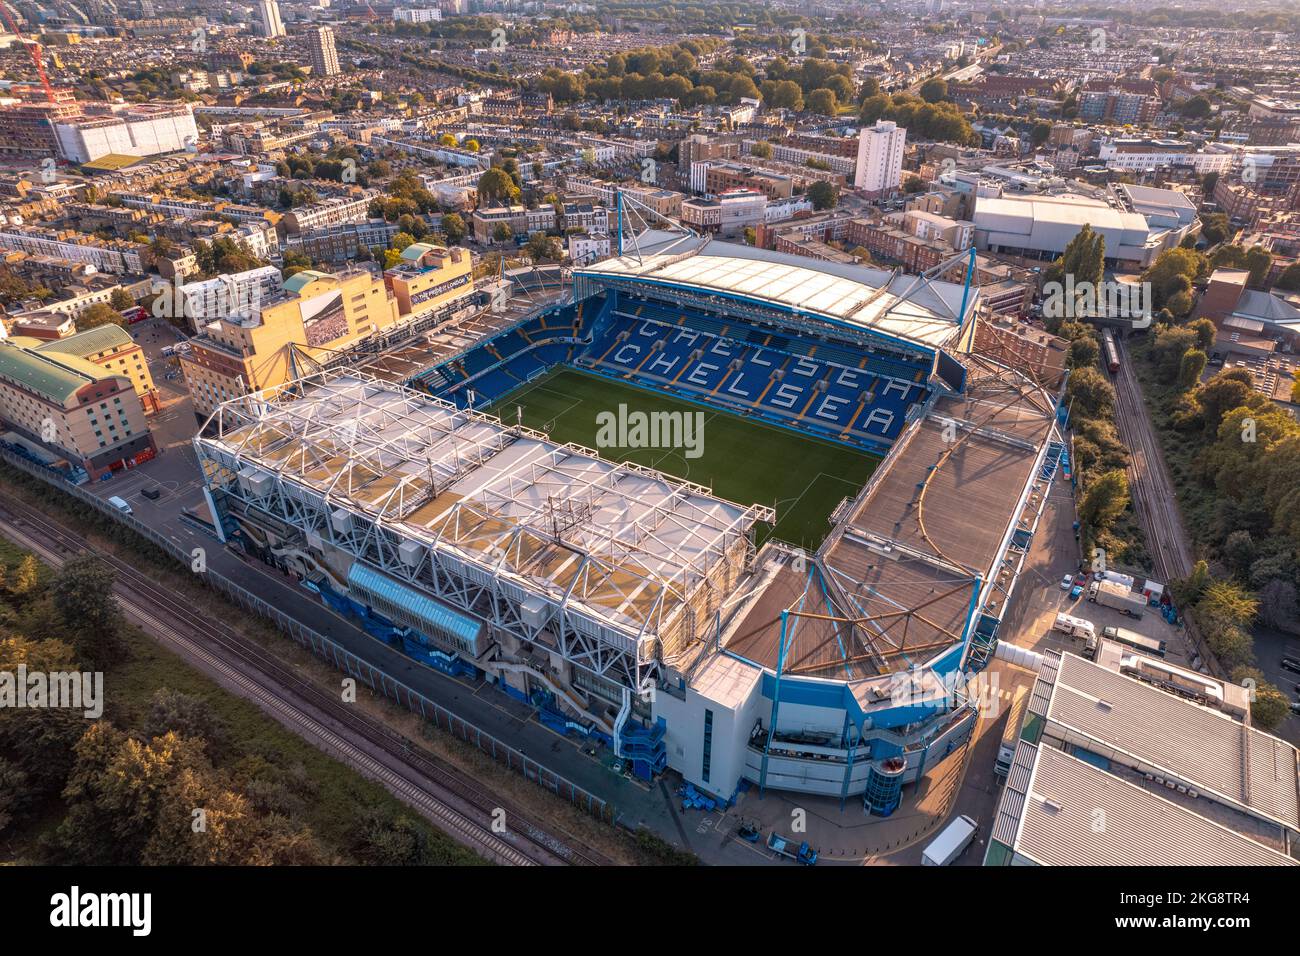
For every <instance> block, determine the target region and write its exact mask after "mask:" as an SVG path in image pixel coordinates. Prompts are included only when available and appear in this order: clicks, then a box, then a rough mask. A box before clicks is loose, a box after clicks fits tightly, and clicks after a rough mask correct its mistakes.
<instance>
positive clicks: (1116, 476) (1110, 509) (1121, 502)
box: [1079, 469, 1129, 532]
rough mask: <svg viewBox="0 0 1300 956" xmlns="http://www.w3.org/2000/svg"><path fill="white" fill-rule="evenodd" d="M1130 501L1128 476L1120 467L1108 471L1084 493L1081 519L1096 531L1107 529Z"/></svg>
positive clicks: (1081, 504)
mask: <svg viewBox="0 0 1300 956" xmlns="http://www.w3.org/2000/svg"><path fill="white" fill-rule="evenodd" d="M1128 503H1129V491H1128V478H1127V477H1126V476H1125V475H1124V472H1122V471H1120V470H1119V469H1115V470H1114V471H1108V472H1106V473H1105V474H1103V475H1100V476H1099V477H1098V478H1097V480H1096V481H1094V482H1093V483H1092V485H1090V486H1089V488H1088V490H1087V491H1086V492H1085V493H1084V496H1083V501H1081V502H1080V504H1079V520H1080V521H1081V522H1082V523H1083V524H1084V525H1086V526H1087V527H1088V528H1090V529H1092V530H1093V531H1094V532H1099V531H1106V530H1108V529H1109V528H1110V526H1111V525H1113V524H1114V523H1115V519H1116V518H1118V517H1119V516H1120V514H1122V513H1123V511H1124V509H1125V508H1127V507H1128Z"/></svg>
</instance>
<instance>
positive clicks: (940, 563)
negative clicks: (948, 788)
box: [195, 242, 1062, 814]
mask: <svg viewBox="0 0 1300 956" xmlns="http://www.w3.org/2000/svg"><path fill="white" fill-rule="evenodd" d="M574 278H575V282H574V296H573V300H572V301H571V302H567V303H565V304H563V305H557V306H552V307H548V308H545V309H542V310H540V311H539V312H536V313H534V314H532V315H529V316H527V317H526V318H524V319H523V320H521V321H519V322H517V323H515V324H513V325H509V326H507V327H505V328H502V329H500V330H498V331H496V332H495V333H493V334H491V335H490V336H489V337H487V338H484V339H480V340H478V341H476V342H474V343H472V344H471V345H470V346H468V347H467V348H466V349H465V350H464V351H462V352H460V353H458V354H455V355H452V356H450V357H447V358H445V359H444V360H442V361H440V362H439V363H438V364H437V365H436V366H434V367H432V368H428V369H425V370H423V371H421V372H419V373H418V374H416V375H414V376H412V377H410V378H408V379H407V380H405V381H403V382H391V381H384V380H381V379H379V378H376V377H373V376H370V375H367V374H366V373H365V372H363V371H357V370H349V369H344V370H335V371H322V372H320V373H318V374H315V375H310V376H307V377H306V378H303V379H300V380H298V381H296V382H294V383H292V384H291V385H290V386H289V387H286V388H283V389H281V390H279V391H277V392H276V393H275V394H271V393H265V392H264V393H260V394H256V395H251V396H244V397H242V398H239V399H235V400H232V401H230V402H227V403H225V404H223V405H222V406H220V407H219V408H218V409H217V411H216V412H215V413H214V415H213V417H212V420H211V422H210V424H209V427H208V428H207V429H205V431H204V433H203V434H202V435H200V436H199V437H198V438H196V439H195V446H196V449H197V451H198V454H199V458H200V461H201V463H202V464H203V468H204V475H205V479H206V483H207V492H208V496H209V504H210V507H211V508H212V511H213V514H214V517H215V518H216V521H217V524H218V526H219V528H220V529H221V533H222V534H223V535H224V536H225V537H226V538H228V539H232V540H233V541H235V542H237V543H238V544H240V545H242V546H243V547H244V548H245V549H247V550H248V551H249V552H251V553H253V554H255V555H257V556H259V557H260V558H262V559H263V560H266V561H268V562H271V563H273V564H275V565H277V566H278V567H281V568H283V569H285V570H287V571H290V572H292V573H294V574H296V575H298V576H299V577H300V578H301V579H302V580H303V584H304V586H306V587H309V588H311V589H313V590H315V591H317V592H318V593H319V594H320V595H321V597H322V599H323V600H325V601H327V602H329V603H330V604H331V605H332V606H334V607H336V608H338V609H339V610H341V611H344V612H345V613H348V614H351V615H353V616H355V617H356V618H357V619H358V620H359V621H360V622H361V623H362V624H363V625H364V626H366V627H367V628H368V629H369V630H370V631H371V633H373V634H375V635H376V636H378V637H380V638H382V639H385V640H388V641H390V642H393V643H395V644H399V645H400V646H402V647H403V648H404V649H405V650H406V651H407V653H408V654H410V655H411V656H412V657H414V658H416V659H418V660H420V661H422V662H424V663H426V664H429V665H430V666H433V667H437V668H440V669H443V670H445V671H448V672H450V673H453V674H465V675H473V676H476V677H482V678H484V679H486V680H488V681H490V682H492V683H494V684H495V685H496V686H497V687H498V688H500V689H501V690H502V691H503V692H504V693H507V694H510V695H512V696H514V697H517V698H520V699H524V700H527V701H529V702H530V703H532V704H533V705H534V706H536V707H537V708H538V710H539V713H540V717H541V719H542V720H543V722H545V723H547V724H548V725H549V726H551V727H553V728H554V729H555V730H557V731H558V732H561V733H567V734H571V735H579V736H583V735H585V736H589V737H592V738H596V739H600V740H602V741H604V742H606V743H607V744H609V745H610V746H612V747H613V748H614V749H615V751H616V752H617V754H618V755H619V756H620V757H623V758H625V759H626V760H628V761H630V762H631V766H632V768H633V769H634V771H635V772H636V773H637V774H638V775H640V776H642V777H644V778H647V779H649V778H652V777H653V776H654V775H656V774H658V773H660V772H662V771H663V770H664V769H665V768H667V767H671V768H673V769H675V770H677V771H679V772H680V773H681V774H682V776H683V777H685V778H686V779H687V780H689V781H690V782H692V783H693V784H695V785H696V786H697V787H699V788H701V789H703V790H705V791H707V792H710V793H713V794H715V795H717V796H719V797H721V798H722V799H724V800H725V799H726V798H728V797H730V796H731V795H732V794H733V793H734V791H735V790H736V789H737V787H738V786H739V785H740V784H741V782H742V781H749V782H751V783H753V784H757V785H759V786H760V787H763V788H773V789H779V790H787V791H796V792H805V793H816V794H824V795H831V796H837V797H839V798H840V799H841V801H844V802H847V801H848V800H849V799H850V798H853V799H854V800H860V801H861V802H862V804H863V806H864V807H866V808H867V809H868V810H871V811H873V812H877V813H885V814H887V813H890V812H892V811H893V809H894V808H895V807H896V806H897V805H898V802H899V799H900V794H901V790H902V787H903V786H904V785H905V784H907V783H909V782H911V781H914V780H916V779H917V778H918V777H919V776H920V775H921V774H923V773H924V772H925V771H926V770H927V769H928V768H930V767H932V766H934V764H935V763H936V762H938V761H940V760H942V759H943V758H944V757H946V756H947V755H948V754H950V753H952V752H954V751H955V750H956V749H957V748H959V747H960V746H961V744H962V743H963V742H965V740H966V739H967V738H968V737H969V735H970V733H971V730H972V728H973V726H974V723H975V720H976V718H977V707H978V705H979V703H980V699H979V696H978V695H977V694H975V693H973V691H972V688H973V686H974V685H973V684H968V681H969V680H970V678H971V677H972V676H973V675H976V674H978V673H979V672H980V671H981V670H982V669H983V667H984V666H985V664H986V663H987V661H988V660H989V659H990V657H991V656H992V653H993V650H994V647H995V646H996V641H997V628H998V624H999V620H1000V617H1001V613H1002V609H1003V608H1004V607H1005V606H1006V604H1007V601H1008V599H1009V597H1010V595H1011V593H1012V590H1013V589H1014V587H1015V583H1016V579H1017V576H1018V573H1019V570H1020V566H1021V563H1022V561H1023V560H1024V557H1025V554H1026V551H1027V548H1028V544H1029V541H1030V539H1031V538H1032V536H1033V534H1034V532H1035V530H1036V528H1037V526H1038V521H1039V518H1040V515H1041V513H1042V509H1043V506H1044V504H1045V502H1046V500H1047V494H1048V488H1049V485H1050V483H1051V481H1052V480H1053V479H1054V477H1055V475H1056V473H1057V463H1058V460H1059V458H1060V455H1061V451H1062V445H1061V442H1060V434H1059V431H1058V427H1059V426H1058V408H1059V396H1058V395H1054V394H1049V393H1047V392H1045V391H1044V390H1043V389H1041V388H1040V387H1038V386H1037V385H1036V384H1035V383H1034V382H1032V381H1031V380H1030V379H1028V378H1027V377H1026V376H1024V375H1023V374H1021V373H1019V372H1017V371H1016V370H1014V369H1009V368H1005V367H1002V366H1000V365H998V364H996V363H994V362H992V361H991V360H989V359H986V358H983V357H980V356H978V355H974V354H971V353H970V351H969V349H970V343H971V341H972V339H973V326H974V322H975V317H976V314H977V311H978V290H975V289H969V288H965V287H963V286H961V285H956V284H952V283H944V282H935V281H931V280H929V279H925V278H917V277H906V276H899V275H897V274H894V273H890V272H887V271H881V270H872V269H862V268H858V267H845V266H837V265H832V264H827V263H820V262H811V261H809V260H807V259H800V258H797V257H791V256H784V255H781V254H776V253H770V252H766V251H764V250H756V249H752V248H749V247H742V246H735V245H730V244H726V243H719V242H708V243H705V244H703V245H702V246H700V247H698V248H695V249H691V250H688V251H686V252H679V253H676V254H671V253H661V254H658V255H629V256H622V257H619V258H616V259H611V260H607V261H605V262H601V263H598V264H596V265H594V266H591V267H589V268H585V269H581V270H576V271H575V277H574ZM557 365H567V366H572V367H576V368H579V369H583V370H585V371H587V372H589V373H591V374H594V375H602V376H606V377H609V378H610V379H613V380H618V381H623V382H631V383H634V384H637V385H641V386H644V387H645V388H648V389H652V390H655V391H658V392H661V393H665V394H668V395H672V396H674V397H676V398H679V399H682V400H684V401H689V402H695V403H698V404H700V405H703V406H708V407H711V408H715V409H719V410H724V411H728V412H731V413H734V414H737V415H741V416H744V417H747V418H752V419H755V420H759V421H762V422H765V423H768V424H772V425H775V426H778V427H783V428H789V429H791V430H793V431H796V432H799V433H803V434H814V435H817V436H819V437H821V438H823V439H825V440H830V441H835V442H839V443H843V444H845V445H851V446H854V447H858V448H864V449H868V450H872V451H875V452H878V453H881V454H883V455H884V459H883V461H882V462H881V464H880V465H879V467H878V468H877V469H876V471H875V473H874V474H873V475H872V477H871V478H870V480H869V481H868V482H867V483H866V485H865V486H864V487H863V488H861V489H860V490H859V491H858V492H857V493H856V494H855V495H852V496H850V497H848V498H845V499H844V500H843V501H842V502H841V504H840V505H839V506H838V507H837V508H835V510H834V512H833V514H832V515H831V519H830V525H829V528H828V534H827V536H826V538H825V540H824V541H823V543H822V544H821V546H820V547H819V548H818V549H817V550H816V551H815V553H804V552H803V551H801V550H799V549H797V548H794V547H792V546H789V545H785V544H783V543H781V542H779V541H776V540H775V539H772V538H769V539H768V540H767V541H766V542H765V543H764V544H763V545H762V546H761V547H758V546H757V545H756V543H755V542H756V532H757V531H758V529H759V528H760V527H761V526H762V525H763V524H765V523H771V522H773V521H774V518H775V514H774V512H773V511H772V509H771V508H768V507H765V506H762V505H753V504H744V503H737V502H731V501H726V500H724V499H722V498H720V497H718V496H716V495H715V494H713V493H712V491H711V490H710V489H709V488H706V487H703V486H700V485H697V484H693V483H691V482H688V481H684V480H681V479H678V478H675V477H672V476H670V475H666V474H663V473H660V472H657V471H655V470H653V469H650V468H645V467H641V466H638V465H634V464H618V463H615V462H612V461H609V460H607V459H604V458H602V457H601V456H600V455H599V454H597V453H596V452H594V451H592V450H590V449H586V448H582V447H579V446H577V445H572V444H559V443H557V442H554V441H552V440H551V439H550V438H549V437H548V436H547V435H546V434H544V433H542V432H539V431H534V430H532V429H529V428H525V427H523V426H522V425H519V424H511V423H509V422H503V421H501V420H499V419H497V418H495V417H493V416H491V415H488V414H485V413H483V412H482V411H480V410H479V409H482V408H484V407H486V406H487V405H489V404H490V403H492V402H494V401H495V400H497V399H498V398H500V397H501V396H503V395H506V394H508V393H509V392H511V391H512V390H514V389H515V388H518V387H519V386H520V385H521V384H522V383H525V382H527V381H530V380H532V379H534V378H536V377H537V376H539V375H542V374H545V373H546V372H547V371H548V370H549V369H551V368H554V367H555V366H557ZM742 467H743V465H742Z"/></svg>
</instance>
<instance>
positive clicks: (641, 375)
mask: <svg viewBox="0 0 1300 956" xmlns="http://www.w3.org/2000/svg"><path fill="white" fill-rule="evenodd" d="M706 329H707V331H705V330H706ZM756 333H758V334H756ZM733 335H734V336H735V337H733ZM760 335H761V338H760ZM778 346H779V347H778ZM578 364H580V365H587V366H589V367H591V368H592V369H593V370H594V371H599V372H603V373H605V374H613V375H617V376H619V377H622V378H626V379H632V380H639V381H643V382H645V383H647V384H649V385H651V386H652V387H659V388H665V389H668V390H670V391H677V392H680V393H683V394H685V395H688V396H690V397H693V398H697V399H700V400H704V401H707V402H709V403H710V404H714V405H719V406H723V407H731V408H734V409H737V410H742V411H746V412H752V413H754V414H758V415H760V416H762V417H765V418H769V419H771V420H775V421H778V422H781V423H782V424H788V425H797V426H798V427H800V428H807V429H810V430H814V431H818V432H821V433H823V434H827V435H829V436H831V437H835V438H837V439H840V440H846V441H852V440H854V439H862V440H866V441H869V442H891V441H893V440H894V439H895V438H897V437H898V435H899V433H900V432H901V431H902V428H903V425H904V423H905V421H906V416H907V413H908V411H909V409H910V408H911V407H912V406H913V405H914V404H916V403H918V402H921V401H924V400H925V398H926V396H927V394H928V391H927V389H926V387H925V386H924V385H923V384H920V383H921V382H923V381H924V379H925V372H926V367H925V366H924V365H922V364H920V363H919V362H908V361H906V360H904V359H902V358H901V357H894V356H886V355H884V354H882V353H870V352H865V351H863V352H854V351H851V350H850V349H849V348H848V347H843V346H829V345H827V344H826V343H822V342H809V341H800V340H792V339H790V338H787V337H785V336H776V335H766V334H761V333H760V332H759V330H756V329H753V328H752V327H750V326H747V325H745V324H743V323H739V322H725V321H721V320H719V319H717V318H707V319H702V318H701V317H698V316H696V315H693V314H692V315H690V316H689V317H687V316H682V315H677V316H674V315H673V313H672V312H671V310H668V309H666V308H664V307H661V306H657V305H650V306H641V305H639V304H638V305H637V306H636V307H627V308H619V309H617V310H615V312H614V317H613V321H611V322H609V323H608V324H607V325H606V326H605V327H604V328H603V329H602V330H601V333H600V334H599V335H598V336H596V337H595V338H594V340H593V342H592V344H591V345H590V346H588V348H587V349H586V351H585V354H584V355H583V356H580V357H579V359H578Z"/></svg>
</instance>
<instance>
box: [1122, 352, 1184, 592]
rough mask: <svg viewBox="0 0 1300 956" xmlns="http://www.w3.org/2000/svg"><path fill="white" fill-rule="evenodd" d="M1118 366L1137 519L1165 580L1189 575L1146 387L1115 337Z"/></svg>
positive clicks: (1180, 524) (1178, 516) (1179, 517)
mask: <svg viewBox="0 0 1300 956" xmlns="http://www.w3.org/2000/svg"><path fill="white" fill-rule="evenodd" d="M1115 347H1116V348H1117V349H1118V350H1119V354H1120V365H1119V372H1118V373H1117V374H1116V375H1115V396H1116V403H1117V409H1116V410H1117V414H1116V416H1115V420H1116V424H1117V425H1118V426H1119V434H1120V439H1121V440H1122V441H1123V442H1124V444H1125V446H1126V447H1127V448H1128V450H1129V458H1130V460H1129V488H1130V491H1131V492H1132V495H1133V505H1134V508H1135V509H1136V511H1137V515H1138V520H1140V521H1141V522H1142V526H1143V527H1144V528H1145V529H1146V532H1147V536H1148V539H1149V541H1148V543H1149V545H1150V550H1151V558H1152V561H1153V562H1154V564H1155V569H1156V572H1157V573H1158V574H1160V575H1161V576H1162V577H1161V579H1162V580H1164V581H1171V580H1173V579H1174V578H1181V577H1186V576H1187V575H1188V574H1189V573H1191V570H1192V558H1191V551H1190V548H1189V547H1188V544H1187V537H1186V533H1185V531H1184V529H1183V519H1182V515H1181V514H1180V513H1179V511H1178V499H1177V498H1176V497H1175V495H1174V489H1173V483H1172V482H1171V481H1170V479H1169V474H1168V472H1167V471H1166V468H1165V459H1164V454H1163V452H1162V451H1161V449H1160V445H1159V443H1158V442H1157V441H1156V437H1155V434H1154V433H1153V431H1152V429H1151V420H1150V418H1149V417H1148V415H1147V409H1146V404H1145V403H1144V402H1143V400H1142V389H1141V386H1140V385H1139V384H1138V381H1137V376H1136V375H1134V374H1133V359H1132V355H1131V353H1130V352H1129V351H1128V349H1127V348H1125V346H1124V342H1123V340H1122V339H1117V340H1116V343H1115Z"/></svg>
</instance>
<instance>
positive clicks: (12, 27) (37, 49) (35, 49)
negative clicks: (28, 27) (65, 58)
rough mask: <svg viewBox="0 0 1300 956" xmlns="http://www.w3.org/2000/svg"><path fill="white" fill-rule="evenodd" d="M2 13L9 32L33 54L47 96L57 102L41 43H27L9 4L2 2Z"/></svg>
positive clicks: (0, 10)
mask: <svg viewBox="0 0 1300 956" xmlns="http://www.w3.org/2000/svg"><path fill="white" fill-rule="evenodd" d="M0 14H4V18H5V25H6V26H7V27H9V32H10V33H12V34H13V35H14V36H15V37H17V38H18V42H19V43H22V44H23V45H24V46H26V47H27V52H29V53H30V54H31V55H32V62H33V63H35V64H36V73H37V75H38V76H39V77H40V78H41V86H43V87H45V98H46V99H48V100H49V101H50V102H51V103H54V102H56V100H55V97H54V87H52V86H50V78H49V77H48V76H46V75H45V64H44V63H42V62H41V45H40V44H39V43H37V42H36V41H35V40H32V41H31V42H27V43H25V42H24V41H23V35H22V34H21V33H19V32H18V24H16V23H15V22H14V18H13V14H12V13H10V12H9V4H8V3H4V2H0Z"/></svg>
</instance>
